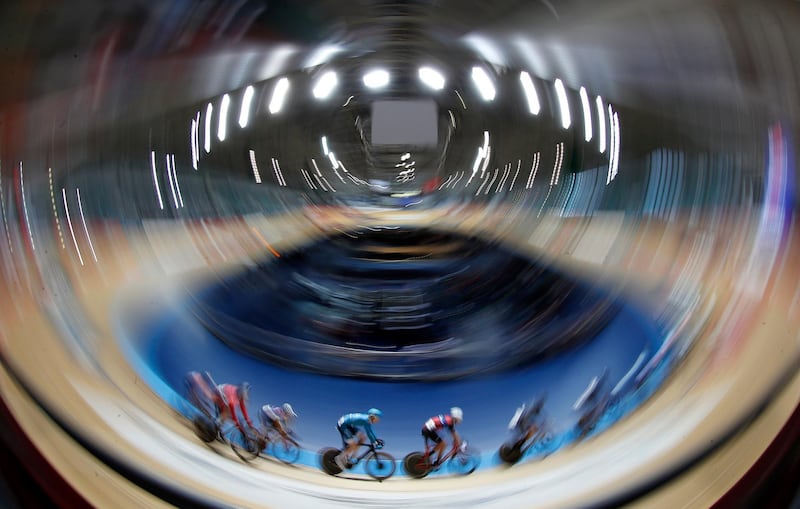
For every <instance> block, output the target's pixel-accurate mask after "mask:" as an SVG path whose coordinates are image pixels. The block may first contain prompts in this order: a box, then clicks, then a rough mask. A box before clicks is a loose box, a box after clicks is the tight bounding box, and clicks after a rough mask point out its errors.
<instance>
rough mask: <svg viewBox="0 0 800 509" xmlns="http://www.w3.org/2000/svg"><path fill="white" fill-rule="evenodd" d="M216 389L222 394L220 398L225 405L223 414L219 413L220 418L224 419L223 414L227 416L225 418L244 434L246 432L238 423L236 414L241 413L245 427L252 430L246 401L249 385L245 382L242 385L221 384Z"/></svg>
mask: <svg viewBox="0 0 800 509" xmlns="http://www.w3.org/2000/svg"><path fill="white" fill-rule="evenodd" d="M217 389H218V390H219V392H220V393H221V394H222V397H223V398H225V404H226V405H227V407H226V409H225V412H224V413H223V412H220V418H222V419H224V418H225V417H226V416H225V415H224V414H227V418H229V419H230V420H232V421H233V423H234V424H235V425H236V427H237V428H239V430H240V431H241V432H242V433H245V432H246V430H245V429H244V427H243V426H242V423H241V422H240V421H239V415H238V414H239V413H241V415H242V417H244V420H245V422H246V423H247V425H248V426H249V427H250V428H251V429H252V428H253V423H252V422H251V421H250V416H249V415H248V413H247V399H248V397H249V393H250V384H249V383H247V382H243V383H242V385H234V384H221V385H218V386H217ZM237 409H238V410H239V412H238V413H237V411H236V410H237Z"/></svg>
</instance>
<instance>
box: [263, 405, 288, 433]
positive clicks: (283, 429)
mask: <svg viewBox="0 0 800 509" xmlns="http://www.w3.org/2000/svg"><path fill="white" fill-rule="evenodd" d="M260 416H261V424H262V425H263V426H264V428H266V429H267V430H269V429H274V430H275V431H277V432H278V433H280V434H281V435H282V436H283V437H285V438H289V433H290V430H289V425H291V423H292V422H294V420H295V419H297V414H296V413H294V409H293V408H292V405H290V404H289V403H284V404H283V405H281V406H272V405H269V404H267V405H264V406H262V407H261V414H260Z"/></svg>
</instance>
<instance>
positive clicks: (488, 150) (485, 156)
mask: <svg viewBox="0 0 800 509" xmlns="http://www.w3.org/2000/svg"><path fill="white" fill-rule="evenodd" d="M491 156H492V147H486V152H484V153H483V166H481V177H483V174H484V173H485V172H486V168H487V167H488V166H489V158H490V157H491Z"/></svg>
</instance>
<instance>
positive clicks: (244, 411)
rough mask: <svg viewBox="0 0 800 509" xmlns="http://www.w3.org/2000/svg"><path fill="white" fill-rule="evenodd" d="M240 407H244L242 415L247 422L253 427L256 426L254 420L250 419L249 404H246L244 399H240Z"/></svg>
mask: <svg viewBox="0 0 800 509" xmlns="http://www.w3.org/2000/svg"><path fill="white" fill-rule="evenodd" d="M239 408H241V409H242V416H243V417H244V420H245V421H246V422H247V425H248V426H250V427H251V428H254V427H255V426H253V422H252V421H251V420H250V416H249V415H248V414H247V405H245V403H244V401H242V400H239Z"/></svg>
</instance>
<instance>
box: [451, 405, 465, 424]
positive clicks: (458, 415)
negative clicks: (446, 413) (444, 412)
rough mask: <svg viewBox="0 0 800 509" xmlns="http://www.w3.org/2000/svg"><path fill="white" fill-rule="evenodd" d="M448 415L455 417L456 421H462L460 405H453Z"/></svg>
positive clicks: (462, 412) (462, 413)
mask: <svg viewBox="0 0 800 509" xmlns="http://www.w3.org/2000/svg"><path fill="white" fill-rule="evenodd" d="M450 417H452V418H453V419H455V420H457V421H463V420H464V411H463V410H461V408H460V407H457V406H454V407H453V408H451V409H450Z"/></svg>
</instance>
